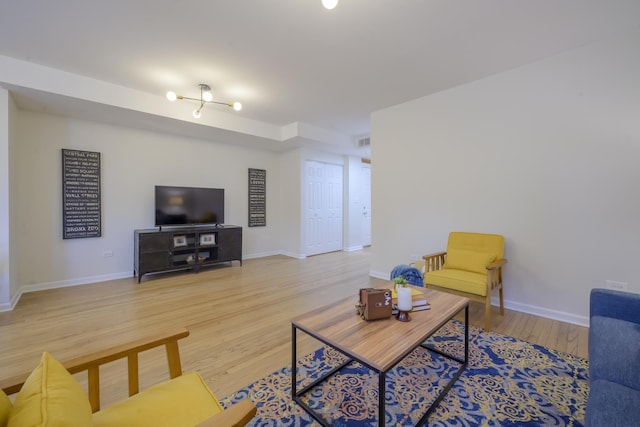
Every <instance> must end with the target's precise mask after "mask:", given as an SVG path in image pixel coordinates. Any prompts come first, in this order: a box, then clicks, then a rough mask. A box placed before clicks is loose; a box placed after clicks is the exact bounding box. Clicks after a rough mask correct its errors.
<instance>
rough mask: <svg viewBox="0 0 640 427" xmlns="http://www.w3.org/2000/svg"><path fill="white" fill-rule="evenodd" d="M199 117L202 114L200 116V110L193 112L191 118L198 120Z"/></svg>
mask: <svg viewBox="0 0 640 427" xmlns="http://www.w3.org/2000/svg"><path fill="white" fill-rule="evenodd" d="M201 115H202V114H200V109H197V110H193V117H194V118H196V119H199V118H200V116H201Z"/></svg>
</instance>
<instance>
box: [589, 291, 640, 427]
mask: <svg viewBox="0 0 640 427" xmlns="http://www.w3.org/2000/svg"><path fill="white" fill-rule="evenodd" d="M589 377H590V380H589V399H588V401H587V410H586V416H585V421H586V425H587V426H588V427H600V426H603V427H605V426H606V427H616V426H624V427H629V426H640V295H639V294H632V293H628V292H620V291H612V290H609V289H593V290H592V291H591V298H590V314H589Z"/></svg>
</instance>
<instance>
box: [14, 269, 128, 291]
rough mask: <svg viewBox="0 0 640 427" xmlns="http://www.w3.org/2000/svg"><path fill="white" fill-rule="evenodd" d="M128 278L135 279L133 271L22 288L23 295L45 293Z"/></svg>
mask: <svg viewBox="0 0 640 427" xmlns="http://www.w3.org/2000/svg"><path fill="white" fill-rule="evenodd" d="M127 277H133V273H132V272H131V271H127V272H122V273H113V274H103V275H100V276H87V277H81V278H78V279H71V280H60V281H56V282H45V283H36V284H31V285H24V286H21V287H20V292H21V293H27V292H36V291H44V290H46V289H56V288H68V287H70V286H80V285H87V284H89V283H96V282H105V281H107V280H116V279H125V278H127Z"/></svg>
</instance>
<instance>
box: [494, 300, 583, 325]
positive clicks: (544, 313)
mask: <svg viewBox="0 0 640 427" xmlns="http://www.w3.org/2000/svg"><path fill="white" fill-rule="evenodd" d="M491 305H495V306H498V307H499V306H500V300H499V299H498V298H491ZM504 307H505V308H507V309H509V310H513V311H519V312H521V313H527V314H533V315H535V316H540V317H545V318H547V319H553V320H559V321H561V322H566V323H571V324H574V325H578V326H586V327H589V317H588V316H580V315H578V314H573V313H567V312H565V311H559V310H552V309H549V308H544V307H539V306H535V305H529V304H522V303H519V302H515V301H509V300H506V299H505V300H504Z"/></svg>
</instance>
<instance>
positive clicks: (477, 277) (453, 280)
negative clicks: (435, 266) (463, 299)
mask: <svg viewBox="0 0 640 427" xmlns="http://www.w3.org/2000/svg"><path fill="white" fill-rule="evenodd" d="M424 283H425V284H429V285H435V286H442V287H443V288H448V289H453V290H456V291H461V292H467V293H470V294H475V295H481V296H486V295H487V275H486V274H480V273H474V272H471V271H464V270H451V269H448V270H436V271H430V272H429V273H427V274H426V275H425V278H424Z"/></svg>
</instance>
